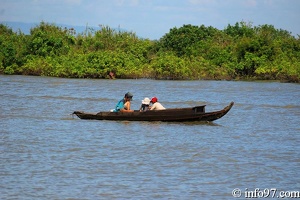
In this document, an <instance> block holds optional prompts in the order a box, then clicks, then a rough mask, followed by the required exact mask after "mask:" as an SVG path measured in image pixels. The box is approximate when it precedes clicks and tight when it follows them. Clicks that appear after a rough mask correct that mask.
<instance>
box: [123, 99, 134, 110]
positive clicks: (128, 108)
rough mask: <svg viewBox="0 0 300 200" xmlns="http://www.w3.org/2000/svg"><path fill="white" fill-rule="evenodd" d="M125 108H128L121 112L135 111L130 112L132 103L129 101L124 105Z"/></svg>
mask: <svg viewBox="0 0 300 200" xmlns="http://www.w3.org/2000/svg"><path fill="white" fill-rule="evenodd" d="M124 107H126V108H127V109H124V108H122V109H121V110H120V111H121V112H134V110H130V101H127V102H126V103H125V104H124Z"/></svg>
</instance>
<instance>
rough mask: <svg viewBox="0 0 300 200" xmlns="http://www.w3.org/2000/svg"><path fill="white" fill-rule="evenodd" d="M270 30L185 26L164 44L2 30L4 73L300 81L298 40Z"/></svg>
mask: <svg viewBox="0 0 300 200" xmlns="http://www.w3.org/2000/svg"><path fill="white" fill-rule="evenodd" d="M297 37H298V38H296V37H294V36H292V35H291V33H289V32H288V31H285V30H281V29H280V30H278V29H275V28H274V27H273V26H272V25H261V26H252V24H250V23H245V22H239V23H236V24H235V25H228V26H227V27H226V28H225V29H224V30H218V29H216V28H213V27H211V26H210V27H205V26H204V25H202V26H193V25H183V26H182V27H180V28H176V27H175V28H172V29H171V30H170V31H169V33H167V34H165V35H164V36H163V37H162V38H160V39H159V40H155V41H152V40H149V39H142V38H139V37H137V36H136V34H135V33H132V32H126V31H119V30H115V29H112V28H110V27H108V26H101V27H100V28H99V30H94V29H90V28H87V29H86V31H85V32H84V33H76V30H74V29H72V28H71V29H67V28H62V27H58V26H56V25H55V24H48V23H45V22H41V23H40V24H39V25H38V26H36V27H34V28H32V29H31V31H30V34H29V35H25V34H23V33H22V32H21V31H18V32H13V31H12V29H11V28H9V27H7V26H5V25H4V24H0V74H22V75H36V76H54V77H73V78H108V77H109V74H110V73H111V72H112V73H113V74H114V75H115V77H116V78H154V79H172V80H174V79H177V80H178V79H182V80H196V79H214V80H220V79H226V80H231V79H253V80H257V79H260V80H282V81H290V82H300V38H299V35H298V36H297Z"/></svg>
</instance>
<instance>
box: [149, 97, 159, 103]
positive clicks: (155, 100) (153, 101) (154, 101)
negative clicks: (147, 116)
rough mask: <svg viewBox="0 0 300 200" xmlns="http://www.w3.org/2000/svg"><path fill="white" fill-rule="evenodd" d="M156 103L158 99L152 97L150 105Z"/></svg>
mask: <svg viewBox="0 0 300 200" xmlns="http://www.w3.org/2000/svg"><path fill="white" fill-rule="evenodd" d="M157 101H158V99H157V98H156V97H152V99H151V101H150V102H151V103H156V102H157Z"/></svg>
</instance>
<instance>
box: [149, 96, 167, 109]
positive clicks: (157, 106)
mask: <svg viewBox="0 0 300 200" xmlns="http://www.w3.org/2000/svg"><path fill="white" fill-rule="evenodd" d="M150 103H152V106H151V107H150V110H165V109H166V108H165V107H163V105H161V103H159V102H158V99H157V98H156V97H153V98H152V99H151V101H150Z"/></svg>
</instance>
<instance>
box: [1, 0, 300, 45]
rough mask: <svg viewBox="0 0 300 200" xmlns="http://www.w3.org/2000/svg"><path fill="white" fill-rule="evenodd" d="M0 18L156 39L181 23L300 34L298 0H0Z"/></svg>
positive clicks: (299, 4) (7, 20)
mask: <svg viewBox="0 0 300 200" xmlns="http://www.w3.org/2000/svg"><path fill="white" fill-rule="evenodd" d="M0 21H1V22H25V23H36V24H39V23H40V22H42V21H44V22H48V23H55V24H66V25H71V26H90V27H99V25H104V26H109V27H111V28H121V29H122V30H126V31H131V32H134V33H136V35H137V36H139V37H141V38H148V39H153V40H156V39H160V38H161V37H163V36H164V35H165V34H166V33H168V32H169V31H170V29H172V28H174V27H177V28H180V27H182V26H183V25H185V24H191V25H195V26H201V25H205V26H212V27H215V28H217V29H219V30H223V29H224V28H226V27H227V26H228V24H230V25H234V24H235V23H236V22H241V21H243V22H247V23H251V24H252V25H253V26H259V25H264V24H268V25H273V26H274V27H275V28H276V29H283V30H287V31H289V32H291V33H292V35H294V36H297V35H300V0H0Z"/></svg>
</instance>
